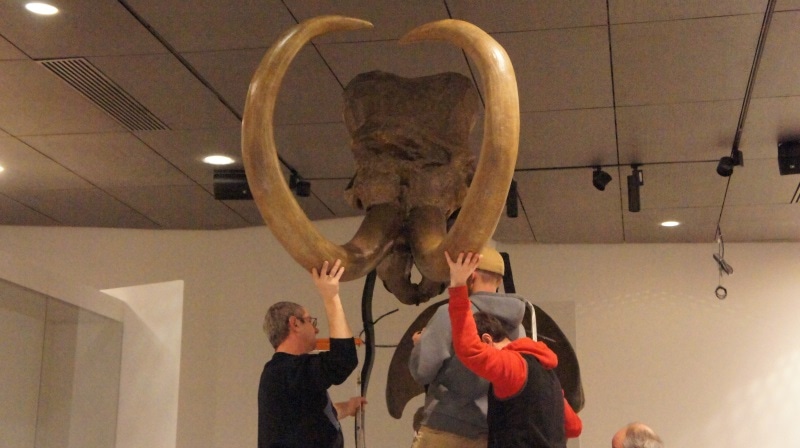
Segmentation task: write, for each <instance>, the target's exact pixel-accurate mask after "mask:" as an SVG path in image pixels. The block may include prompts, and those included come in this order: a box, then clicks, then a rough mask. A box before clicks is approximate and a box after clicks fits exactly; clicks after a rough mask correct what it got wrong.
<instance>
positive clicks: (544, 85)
mask: <svg viewBox="0 0 800 448" xmlns="http://www.w3.org/2000/svg"><path fill="white" fill-rule="evenodd" d="M492 37H494V38H495V39H497V41H498V42H499V43H500V45H502V46H503V48H505V50H506V52H507V53H508V56H509V58H511V63H512V64H513V65H514V72H515V73H516V76H517V85H518V88H519V95H520V110H521V111H523V112H530V111H542V110H562V109H577V108H596V107H611V106H612V104H613V99H612V91H611V64H610V61H609V57H608V31H607V30H606V28H605V27H588V28H572V29H564V30H544V31H529V32H519V33H498V34H494V35H493V36H492Z"/></svg>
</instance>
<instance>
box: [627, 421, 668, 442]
mask: <svg viewBox="0 0 800 448" xmlns="http://www.w3.org/2000/svg"><path fill="white" fill-rule="evenodd" d="M622 448H664V442H662V441H661V438H660V437H658V435H657V434H656V433H655V432H654V431H653V430H652V429H650V428H649V427H647V426H646V425H644V424H642V423H631V424H630V425H628V429H627V430H626V431H625V440H623V441H622Z"/></svg>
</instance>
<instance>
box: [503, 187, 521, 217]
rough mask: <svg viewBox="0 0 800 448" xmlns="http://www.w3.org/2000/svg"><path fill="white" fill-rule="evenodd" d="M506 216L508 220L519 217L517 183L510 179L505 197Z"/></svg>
mask: <svg viewBox="0 0 800 448" xmlns="http://www.w3.org/2000/svg"><path fill="white" fill-rule="evenodd" d="M506 216H508V217H509V218H516V217H517V216H519V196H518V194H517V181H515V180H514V179H511V185H510V186H509V187H508V196H506Z"/></svg>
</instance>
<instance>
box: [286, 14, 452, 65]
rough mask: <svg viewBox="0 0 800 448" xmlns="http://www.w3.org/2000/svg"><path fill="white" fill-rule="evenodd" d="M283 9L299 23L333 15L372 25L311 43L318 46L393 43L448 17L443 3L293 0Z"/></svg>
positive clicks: (326, 36) (333, 34)
mask: <svg viewBox="0 0 800 448" xmlns="http://www.w3.org/2000/svg"><path fill="white" fill-rule="evenodd" d="M287 6H288V7H289V9H290V10H291V12H292V14H293V15H294V16H295V17H296V18H297V19H298V20H300V21H303V20H306V19H309V18H311V17H315V16H320V15H328V14H333V15H342V16H347V17H354V18H356V19H362V20H366V21H368V22H372V24H373V25H374V28H373V29H371V30H358V31H349V32H338V33H331V34H327V35H325V36H322V37H319V38H317V39H316V40H315V41H316V42H319V43H323V42H327V43H329V42H364V41H368V40H395V39H399V38H400V37H401V36H403V35H405V34H406V33H407V32H409V31H411V30H412V29H414V28H416V27H417V26H419V25H422V24H425V23H428V22H433V21H435V20H442V19H447V18H448V16H447V8H446V5H445V2H432V1H430V0H405V1H402V2H398V1H395V0H370V1H369V2H364V1H361V0H337V1H336V2H320V1H318V0H294V1H291V2H288V5H287ZM348 79H349V78H348Z"/></svg>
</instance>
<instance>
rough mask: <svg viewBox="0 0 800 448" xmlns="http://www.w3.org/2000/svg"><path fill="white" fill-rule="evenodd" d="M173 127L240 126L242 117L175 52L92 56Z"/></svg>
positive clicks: (102, 69)
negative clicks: (178, 58) (166, 53)
mask: <svg viewBox="0 0 800 448" xmlns="http://www.w3.org/2000/svg"><path fill="white" fill-rule="evenodd" d="M91 62H92V63H93V64H94V65H95V66H97V68H99V69H100V71H102V72H103V73H104V74H106V75H107V76H109V77H110V78H111V79H113V80H114V81H115V82H116V83H117V84H119V86H120V87H121V88H122V89H124V90H125V91H126V92H128V93H130V94H131V95H133V97H134V98H136V99H137V100H138V101H139V102H140V103H142V104H143V105H144V106H145V107H146V108H147V109H149V110H150V112H152V113H153V114H155V116H157V117H158V118H159V119H161V121H163V122H164V123H166V124H167V126H169V127H170V128H171V129H204V128H214V127H232V126H236V124H237V122H238V119H237V118H236V116H235V115H234V114H233V113H231V111H230V110H229V109H227V108H226V107H225V105H224V104H223V103H222V102H220V100H219V98H218V97H217V96H216V95H215V94H214V92H211V91H209V90H208V89H207V88H206V87H205V86H204V85H203V84H202V83H201V82H200V81H199V80H198V79H197V78H196V77H195V76H194V75H192V73H191V72H190V71H189V70H187V68H186V67H185V66H184V65H182V64H181V63H180V62H179V61H177V60H176V59H175V58H174V57H172V56H171V55H129V56H126V57H104V58H91Z"/></svg>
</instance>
